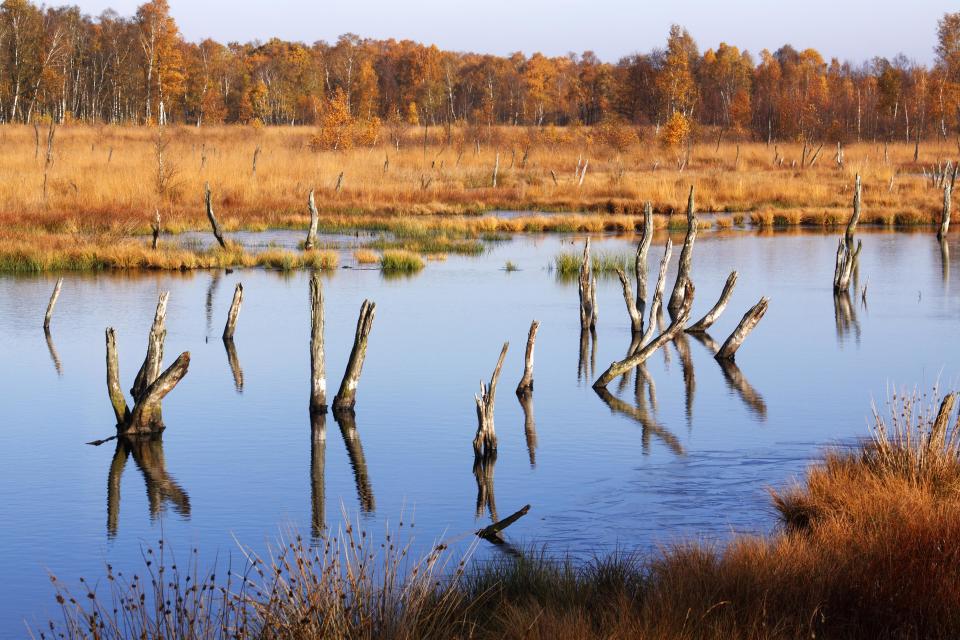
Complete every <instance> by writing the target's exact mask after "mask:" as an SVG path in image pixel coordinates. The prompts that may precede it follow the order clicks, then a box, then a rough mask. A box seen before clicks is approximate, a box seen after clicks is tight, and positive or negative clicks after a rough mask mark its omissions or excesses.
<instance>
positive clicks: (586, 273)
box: [578, 238, 597, 329]
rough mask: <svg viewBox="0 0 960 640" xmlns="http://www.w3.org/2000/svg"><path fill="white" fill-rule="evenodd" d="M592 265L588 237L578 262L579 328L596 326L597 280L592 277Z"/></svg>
mask: <svg viewBox="0 0 960 640" xmlns="http://www.w3.org/2000/svg"><path fill="white" fill-rule="evenodd" d="M592 269H593V266H592V264H591V258H590V238H587V241H586V242H585V243H584V245H583V262H582V263H581V264H580V277H579V280H578V292H579V294H580V328H581V329H593V328H595V327H596V326H597V310H596V306H595V305H596V300H597V292H596V287H597V281H596V278H593V277H592Z"/></svg>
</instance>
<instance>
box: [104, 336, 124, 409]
mask: <svg viewBox="0 0 960 640" xmlns="http://www.w3.org/2000/svg"><path fill="white" fill-rule="evenodd" d="M106 337H107V393H108V394H109V395H110V404H111V405H112V406H113V414H114V416H115V417H116V419H117V426H118V427H119V426H120V425H123V424H126V422H127V421H128V420H129V419H130V409H128V408H127V399H126V398H125V397H124V395H123V390H122V389H121V388H120V365H119V363H118V360H117V336H116V334H115V333H114V331H113V327H110V328H108V329H107V331H106Z"/></svg>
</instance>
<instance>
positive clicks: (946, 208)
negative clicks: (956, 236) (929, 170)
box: [937, 163, 960, 241]
mask: <svg viewBox="0 0 960 640" xmlns="http://www.w3.org/2000/svg"><path fill="white" fill-rule="evenodd" d="M957 166H960V163H958V165H957ZM952 191H953V188H952V187H951V185H950V183H947V184H945V185H943V212H942V213H941V214H940V230H939V231H937V240H941V241H942V240H945V239H946V238H947V232H948V231H950V195H951V193H952Z"/></svg>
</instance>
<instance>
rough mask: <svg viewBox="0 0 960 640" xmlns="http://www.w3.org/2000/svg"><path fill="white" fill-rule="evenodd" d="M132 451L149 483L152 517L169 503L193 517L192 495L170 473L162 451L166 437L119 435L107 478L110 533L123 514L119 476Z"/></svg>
mask: <svg viewBox="0 0 960 640" xmlns="http://www.w3.org/2000/svg"><path fill="white" fill-rule="evenodd" d="M131 453H132V454H133V461H134V462H135V463H136V465H137V468H138V469H140V473H142V474H143V481H144V483H145V484H146V487H147V503H148V504H149V506H150V517H151V518H154V519H155V518H157V517H159V516H160V514H161V513H162V512H163V511H164V509H165V504H166V503H169V504H170V505H171V506H172V507H173V510H174V511H175V512H176V513H178V514H179V515H181V516H183V517H185V518H189V517H190V497H189V496H188V495H187V492H186V491H184V490H183V489H182V488H181V487H180V485H179V484H177V482H176V480H174V479H173V478H172V477H170V474H169V473H167V463H166V460H165V458H164V455H163V440H162V439H161V436H160V435H155V436H150V437H142V438H126V437H120V438H118V439H117V448H116V450H115V451H114V453H113V460H112V461H111V462H110V473H109V476H108V478H107V536H108V537H110V538H113V537H115V536H116V535H117V523H118V521H119V517H120V479H121V476H122V475H123V470H124V468H125V467H126V464H127V458H128V457H129V455H130V454H131Z"/></svg>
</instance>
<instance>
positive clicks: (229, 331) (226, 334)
mask: <svg viewBox="0 0 960 640" xmlns="http://www.w3.org/2000/svg"><path fill="white" fill-rule="evenodd" d="M242 303H243V284H242V283H240V282H238V283H237V286H236V288H235V289H234V290H233V302H231V303H230V311H229V313H227V324H226V326H225V327H224V328H223V339H224V340H233V334H234V332H235V331H236V330H237V318H238V317H239V316H240V305H241V304H242Z"/></svg>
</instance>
